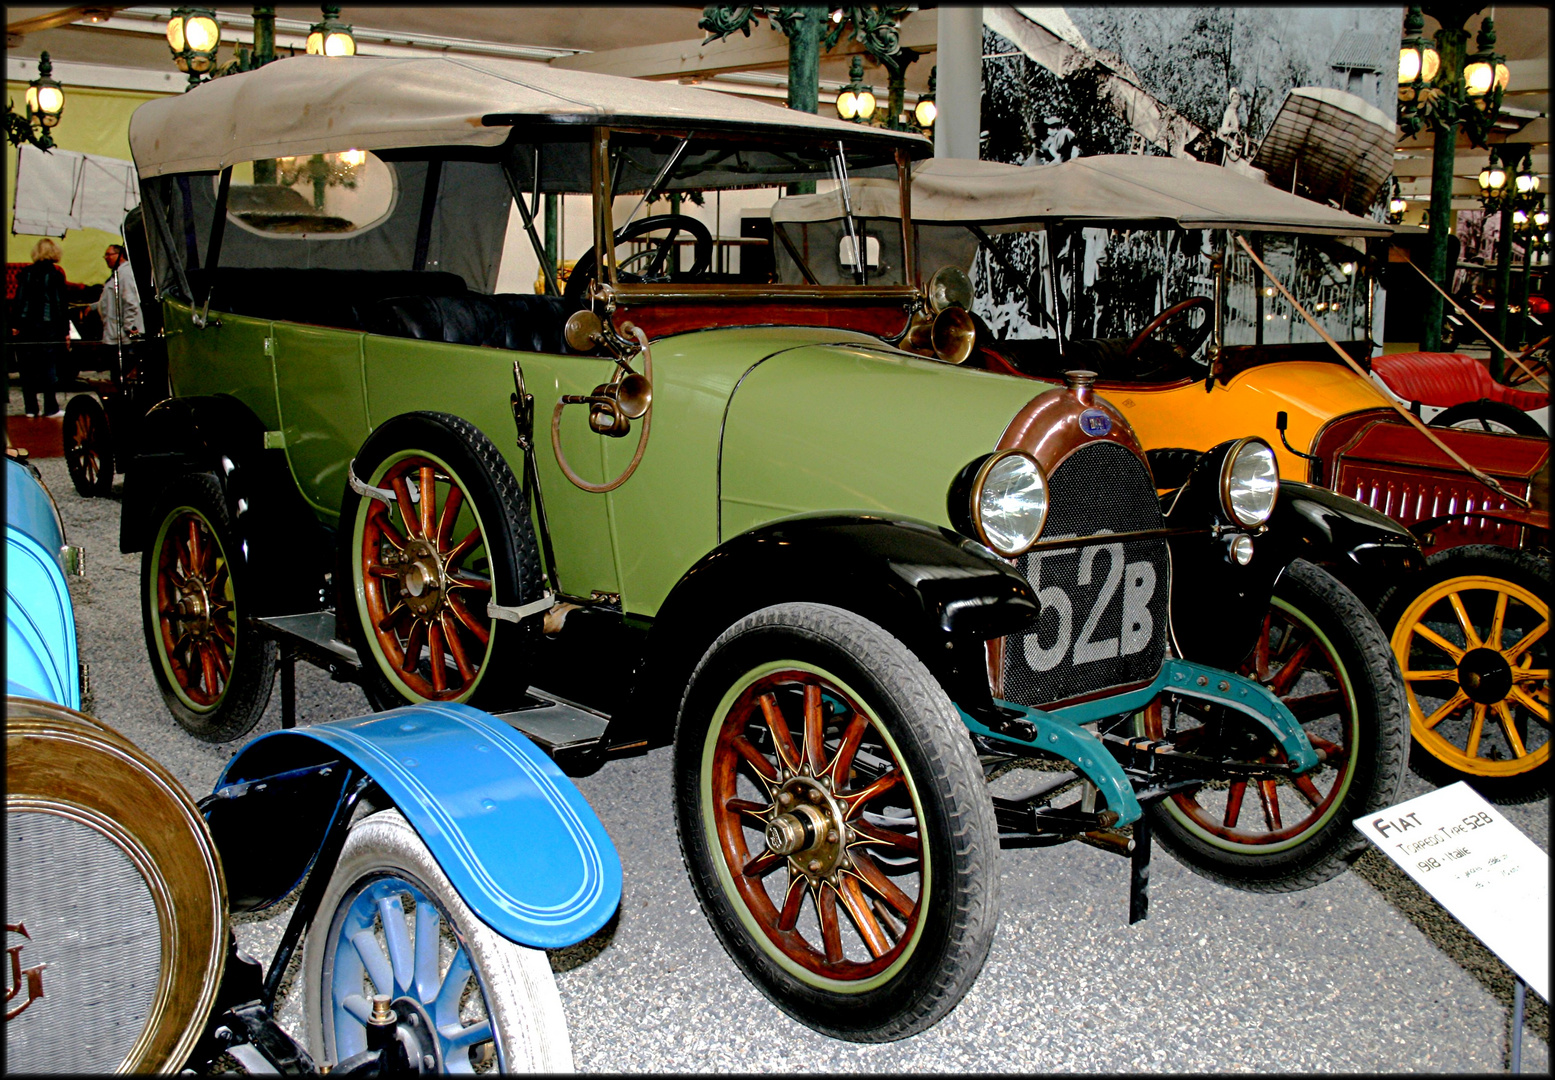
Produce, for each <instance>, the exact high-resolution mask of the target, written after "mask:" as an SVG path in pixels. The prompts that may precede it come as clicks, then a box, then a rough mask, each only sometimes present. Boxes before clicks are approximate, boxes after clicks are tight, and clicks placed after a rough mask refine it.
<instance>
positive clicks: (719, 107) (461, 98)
mask: <svg viewBox="0 0 1555 1080" xmlns="http://www.w3.org/2000/svg"><path fill="white" fill-rule="evenodd" d="M487 118H491V122H488V120H487ZM515 120H532V121H547V120H549V121H555V122H562V123H567V122H573V123H577V122H583V123H590V122H604V123H617V124H643V125H645V126H654V127H662V126H673V125H676V124H695V125H696V126H697V127H701V128H706V127H709V126H712V127H724V128H730V127H732V128H758V129H759V128H770V129H773V130H774V131H776V130H782V129H788V130H790V131H794V130H797V131H801V132H809V133H812V134H813V135H814V136H816V137H821V138H824V137H831V138H839V137H842V138H848V139H851V140H857V139H859V138H861V137H863V138H871V139H875V140H881V139H885V140H891V141H895V142H899V143H900V144H901V145H903V146H906V147H909V148H910V152H913V153H915V154H922V153H924V152H926V151H927V149H928V141H927V140H926V139H924V138H923V137H922V136H918V135H909V134H907V133H905V132H888V131H883V130H880V129H874V130H870V129H863V130H861V129H860V126H859V125H857V124H850V123H847V122H845V121H843V120H839V119H836V118H831V117H824V116H814V115H811V114H809V113H803V112H797V111H794V110H791V109H786V108H783V107H781V106H776V105H769V104H767V103H765V102H761V101H751V100H747V99H744V98H737V97H732V96H730V95H728V94H720V93H716V92H714V91H711V90H699V89H696V88H695V87H689V86H681V85H679V84H678V83H663V82H649V81H646V80H643V79H623V78H619V77H617V76H614V75H600V74H596V73H594V72H586V71H568V70H565V69H562V68H553V67H549V66H547V65H545V64H538V63H530V62H527V61H522V60H498V59H490V60H464V59H458V60H456V59H451V58H446V57H435V58H414V59H403V60H402V59H394V58H387V57H365V56H338V57H325V56H295V57H291V58H289V59H286V60H278V61H276V62H275V63H272V64H267V65H265V66H264V67H262V68H260V69H259V70H257V71H251V72H247V73H245V74H242V75H229V76H226V77H224V78H220V79H213V80H212V81H210V82H208V83H206V84H204V85H202V86H199V87H197V88H196V89H194V90H191V91H190V92H189V93H187V94H181V95H178V96H175V97H167V98H160V99H158V100H155V101H149V102H147V103H146V104H145V105H142V106H141V107H140V108H139V109H137V110H136V111H135V115H134V116H133V117H132V118H131V119H130V148H131V151H132V153H133V154H134V156H135V164H136V167H137V168H138V169H139V171H140V175H141V177H142V178H150V177H154V176H161V175H163V174H166V173H182V172H213V171H217V170H220V169H223V168H226V167H227V166H228V165H233V164H236V163H238V162H242V161H253V160H258V159H262V158H274V157H282V156H299V155H306V154H317V153H328V152H332V151H340V150H379V149H383V148H386V147H408V146H497V145H499V144H501V143H502V141H503V140H504V139H506V138H507V135H508V130H509V127H510V125H511V124H512V123H513V122H514V121H515Z"/></svg>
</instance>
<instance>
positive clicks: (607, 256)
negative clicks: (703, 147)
mask: <svg viewBox="0 0 1555 1080" xmlns="http://www.w3.org/2000/svg"><path fill="white" fill-rule="evenodd" d="M612 134H621V135H627V136H636V135H665V134H671V135H677V136H680V137H682V138H687V139H697V140H725V139H727V140H729V141H737V140H738V141H748V140H750V139H751V138H752V137H753V134H752V133H751V132H748V131H733V132H723V131H717V132H714V131H705V130H697V129H685V130H681V131H674V132H669V131H667V130H666V129H665V128H662V127H636V126H632V127H625V126H620V125H615V126H611V127H603V126H601V127H596V128H595V129H594V133H593V145H592V148H591V151H592V152H591V154H590V161H591V174H592V180H593V188H594V250H595V252H596V253H597V254H596V258H597V259H599V263H600V265H601V267H602V280H603V281H604V282H605V283H606V284H607V285H608V286H609V287H610V289H611V290H612V291H613V292H614V293H615V296H616V298H617V300H618V301H619V302H621V303H625V304H641V303H645V302H655V303H663V302H677V301H679V302H693V303H694V302H706V301H709V300H729V301H761V300H797V301H805V300H910V299H911V298H912V297H915V296H917V295H918V288H917V286H916V284H915V281H916V277H917V258H916V253H915V250H914V247H913V244H914V241H915V238H914V235H913V229H912V217H911V173H910V170H909V165H910V164H911V155H910V153H909V151H908V148H906V147H897V148H895V151H894V157H895V161H896V174H897V188H898V192H899V204H900V209H901V217H900V228H901V229H902V245H903V252H904V253H905V258H904V282H903V284H901V285H879V284H868V285H855V284H846V285H816V284H800V285H795V284H785V283H781V282H770V283H766V284H738V283H734V284H731V283H726V282H707V283H696V282H673V283H672V282H622V281H621V280H620V278H619V275H618V268H617V265H616V263H617V260H616V252H615V245H614V244H613V243H611V240H610V238H611V237H613V236H614V235H615V221H614V215H613V204H614V193H613V190H612V176H611V160H610V140H611V136H612ZM755 137H758V138H765V139H769V140H771V141H775V142H776V141H785V140H784V138H783V134H782V133H772V132H762V133H760V134H759V135H757V136H755ZM775 232H776V230H774V233H775Z"/></svg>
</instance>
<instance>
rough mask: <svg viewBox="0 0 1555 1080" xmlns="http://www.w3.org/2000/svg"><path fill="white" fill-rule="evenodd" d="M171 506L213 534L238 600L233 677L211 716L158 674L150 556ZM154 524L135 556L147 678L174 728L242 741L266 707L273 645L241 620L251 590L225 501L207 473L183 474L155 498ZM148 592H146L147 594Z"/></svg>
mask: <svg viewBox="0 0 1555 1080" xmlns="http://www.w3.org/2000/svg"><path fill="white" fill-rule="evenodd" d="M175 506H189V507H192V508H193V509H195V510H198V511H199V512H200V514H201V515H202V516H203V517H204V518H205V520H206V521H207V522H208V523H209V524H210V526H211V528H212V529H213V530H215V532H216V537H217V540H218V541H219V542H220V544H221V550H222V553H223V554H224V555H226V557H227V566H228V568H229V569H228V573H229V574H230V575H231V577H232V594H233V598H234V599H235V600H236V602H237V611H238V620H237V623H238V626H237V647H236V649H235V650H234V654H233V665H232V678H231V679H229V680H228V682H227V690H226V692H225V693H224V694H223V695H222V699H221V701H220V702H219V703H218V704H217V706H216V708H215V709H213V710H211V711H210V712H195V711H193V710H191V709H190V708H189V707H188V706H187V705H185V704H184V703H183V701H181V700H180V699H179V697H178V695H177V694H176V693H175V692H174V691H173V689H172V688H171V687H170V686H169V685H168V682H167V676H166V674H165V672H163V670H162V661H161V659H160V655H161V646H160V644H159V642H158V641H157V639H156V635H157V634H158V632H159V631H158V628H157V627H156V626H155V625H154V624H153V623H152V622H151V617H150V614H149V612H150V609H151V600H152V598H153V597H154V596H155V585H154V584H153V582H154V580H155V575H156V566H155V565H154V564H153V562H152V560H153V559H154V558H155V553H156V548H157V536H158V533H159V531H160V530H161V528H162V526H163V524H164V523H165V522H166V520H167V515H168V514H169V513H171V512H172V509H173V508H174V507H175ZM148 520H149V521H151V522H152V523H153V525H152V528H153V530H154V531H153V533H152V535H151V538H150V540H149V542H148V543H147V544H146V546H145V548H144V549H143V550H142V551H141V553H140V622H141V629H142V630H143V631H144V634H145V639H146V651H147V655H148V657H149V658H150V660H151V674H152V678H153V679H155V680H156V684H157V689H158V690H160V691H161V692H162V700H163V701H165V702H166V703H167V707H168V711H169V712H171V713H172V714H173V719H175V720H177V721H178V723H179V726H180V727H182V728H183V729H184V730H185V731H187V732H189V734H191V735H193V736H194V737H195V738H197V739H201V740H203V741H204V742H212V743H223V742H231V741H232V740H234V739H238V738H241V737H242V736H244V735H246V734H248V733H249V732H250V731H252V730H253V729H254V725H255V724H257V723H259V721H260V718H261V717H263V716H264V713H265V708H266V706H268V705H269V703H270V692H271V690H272V689H273V688H274V686H275V670H276V666H277V658H276V645H275V642H273V641H271V640H269V639H268V638H266V637H264V636H263V635H262V634H261V633H260V632H259V630H258V628H257V627H256V626H255V625H254V624H253V622H252V621H251V620H249V619H247V618H245V617H244V614H243V612H244V608H245V603H244V600H243V594H244V592H245V591H246V590H247V589H248V588H249V587H250V582H249V580H248V565H247V564H246V563H244V562H243V561H242V559H241V557H240V558H234V557H233V553H234V552H240V551H241V548H240V547H239V545H238V543H237V540H236V537H235V536H234V534H233V529H232V519H231V518H230V517H228V515H227V500H226V497H225V495H224V494H223V493H222V489H221V484H220V483H218V482H217V480H216V478H215V477H214V476H212V475H211V474H210V473H185V474H183V475H182V476H179V477H177V478H176V479H174V480H173V481H172V482H171V483H169V484H168V485H167V487H165V488H163V490H162V494H161V496H160V497H159V498H158V499H157V503H156V510H155V512H154V513H153V514H152V515H151V516H150V517H149V519H148ZM148 590H150V591H149V592H148Z"/></svg>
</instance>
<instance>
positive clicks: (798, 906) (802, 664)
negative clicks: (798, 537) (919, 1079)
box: [675, 603, 998, 1042]
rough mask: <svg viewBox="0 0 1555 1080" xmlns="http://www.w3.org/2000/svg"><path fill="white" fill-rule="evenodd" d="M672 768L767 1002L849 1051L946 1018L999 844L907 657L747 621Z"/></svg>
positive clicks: (790, 607)
mask: <svg viewBox="0 0 1555 1080" xmlns="http://www.w3.org/2000/svg"><path fill="white" fill-rule="evenodd" d="M675 771H676V785H675V791H676V813H677V819H678V824H679V832H680V841H681V850H682V852H683V854H684V855H685V859H686V866H687V868H688V869H689V870H690V872H691V878H692V883H693V885H694V886H695V888H696V890H697V897H698V899H699V900H700V902H701V904H702V909H703V911H704V912H705V913H706V914H707V916H708V920H709V922H710V923H711V924H712V926H713V929H714V931H715V932H716V933H717V934H718V937H719V940H720V941H721V942H722V943H723V946H724V948H725V949H726V950H727V951H728V952H729V955H730V956H731V957H732V958H733V959H734V961H735V962H736V963H737V964H738V965H739V966H740V967H741V969H742V970H744V972H745V974H746V975H747V976H748V977H749V978H750V979H751V981H752V982H753V983H755V985H756V986H757V988H758V989H760V990H761V992H762V993H764V994H766V995H767V997H768V998H770V999H771V1000H772V1001H773V1003H774V1004H776V1005H777V1006H778V1007H779V1008H781V1009H783V1010H784V1011H786V1012H788V1013H789V1014H790V1015H791V1016H793V1017H795V1018H796V1019H798V1020H800V1021H802V1022H803V1023H806V1024H808V1025H810V1026H811V1027H813V1028H815V1029H816V1030H818V1031H821V1032H824V1033H826V1034H828V1035H832V1036H834V1037H836V1038H842V1039H850V1040H854V1041H859V1042H881V1041H885V1040H889V1039H900V1038H904V1037H906V1036H908V1035H912V1034H914V1033H915V1032H918V1031H922V1030H923V1029H924V1028H927V1027H929V1026H930V1025H931V1024H933V1023H935V1022H936V1021H937V1020H939V1018H940V1017H942V1016H944V1015H945V1014H946V1013H948V1012H949V1011H950V1010H951V1009H952V1008H954V1007H955V1005H956V1003H957V1002H958V1001H959V1000H960V999H961V997H962V995H964V994H965V993H966V991H967V989H968V988H969V987H970V986H971V984H972V981H973V980H974V979H975V978H976V977H977V973H978V971H979V970H980V969H981V967H982V963H983V959H984V957H986V956H987V953H988V946H989V943H990V941H991V940H992V935H993V930H994V926H995V923H996V920H997V917H998V913H997V904H996V903H995V901H994V897H993V889H994V881H995V880H996V877H997V867H996V865H995V858H996V854H995V853H996V851H997V849H998V836H997V829H996V826H995V823H994V818H993V804H992V802H991V801H990V800H989V798H988V795H987V793H986V789H985V787H984V784H983V780H982V770H981V769H980V768H979V766H978V764H977V758H976V755H975V753H974V751H973V749H972V743H971V740H970V739H969V738H968V737H967V733H966V728H965V726H964V725H963V724H962V723H961V721H960V718H959V716H958V714H957V713H956V710H955V706H954V705H952V704H951V703H950V699H949V698H948V697H947V696H946V695H945V692H944V689H943V688H942V687H941V686H940V685H939V684H938V682H936V681H935V680H934V677H933V676H932V675H931V674H930V673H929V671H928V670H927V669H926V668H925V667H924V666H923V664H922V663H921V661H919V660H918V659H917V657H915V656H914V655H913V654H912V653H911V652H910V651H909V650H908V649H907V647H906V646H905V645H903V644H902V643H901V642H900V641H899V640H897V639H896V638H895V637H893V636H891V635H890V634H888V633H887V632H886V631H885V630H883V629H882V628H881V627H879V626H877V625H875V624H874V623H871V622H868V621H867V620H865V619H863V618H860V617H859V616H856V615H853V614H851V613H848V612H845V611H842V610H840V609H837V608H831V607H826V606H823V605H819V604H798V603H796V604H781V605H777V606H774V607H770V608H765V609H763V610H761V611H758V612H755V613H753V614H751V615H748V616H746V617H745V618H744V619H742V620H740V621H739V622H737V623H736V624H735V625H734V626H732V627H730V628H729V629H728V630H726V631H725V632H724V633H723V634H722V635H720V637H719V638H718V640H717V641H715V642H714V643H713V644H712V646H711V648H709V649H708V651H707V653H706V654H705V655H704V656H703V658H702V661H701V663H699V664H698V665H697V669H696V671H695V672H694V673H693V674H692V677H691V684H690V686H689V688H688V690H687V692H686V698H685V701H684V702H683V704H682V707H681V712H680V720H679V725H678V727H677V729H676V737H675Z"/></svg>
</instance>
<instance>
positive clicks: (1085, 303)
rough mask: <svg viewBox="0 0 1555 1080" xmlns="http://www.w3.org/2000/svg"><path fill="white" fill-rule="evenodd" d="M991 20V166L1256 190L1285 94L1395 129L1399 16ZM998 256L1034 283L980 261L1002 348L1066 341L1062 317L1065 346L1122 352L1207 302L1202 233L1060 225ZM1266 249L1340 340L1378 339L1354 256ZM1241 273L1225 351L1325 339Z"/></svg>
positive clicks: (1122, 13)
mask: <svg viewBox="0 0 1555 1080" xmlns="http://www.w3.org/2000/svg"><path fill="white" fill-rule="evenodd" d="M983 13H984V14H983V19H984V27H983V100H982V125H981V126H982V133H981V146H980V156H981V157H982V158H983V159H984V160H989V161H1001V162H1007V163H1010V164H1016V165H1022V166H1027V167H1032V168H1041V167H1046V166H1052V165H1057V164H1061V163H1062V162H1064V161H1068V160H1071V159H1073V158H1075V157H1082V156H1092V155H1097V154H1153V155H1175V156H1189V157H1193V158H1196V159H1198V160H1200V161H1203V162H1206V163H1210V164H1215V165H1222V166H1224V167H1226V168H1230V169H1233V170H1236V171H1238V172H1242V173H1244V174H1248V175H1256V176H1258V177H1259V178H1260V179H1262V178H1263V174H1262V173H1261V172H1257V171H1256V170H1254V169H1253V167H1252V164H1251V163H1252V160H1253V158H1254V156H1255V154H1256V151H1257V148H1258V146H1259V144H1260V141H1261V140H1262V139H1263V138H1264V136H1265V135H1266V134H1267V133H1268V131H1269V128H1270V125H1271V124H1272V123H1273V121H1274V118H1275V116H1276V115H1277V114H1278V112H1279V111H1280V108H1281V106H1282V104H1283V103H1284V102H1285V100H1286V95H1287V94H1288V93H1289V91H1291V90H1292V89H1294V88H1296V87H1319V88H1326V89H1329V90H1338V91H1344V92H1346V93H1349V94H1353V95H1355V96H1356V98H1358V99H1360V100H1359V102H1356V103H1355V107H1356V108H1358V109H1362V110H1364V111H1365V112H1366V113H1367V114H1368V115H1372V114H1374V113H1376V112H1378V111H1380V113H1381V114H1385V115H1387V116H1388V117H1391V113H1392V109H1393V107H1394V101H1393V99H1394V86H1393V83H1394V80H1393V79H1392V78H1391V77H1390V76H1391V75H1392V69H1393V67H1394V66H1395V65H1396V63H1397V50H1398V37H1399V27H1400V25H1401V23H1402V18H1403V14H1402V9H1400V8H1339V7H1333V8H1329V7H1318V8H1286V7H1242V8H1231V7H1171V6H1163V7H1072V8H996V7H986V8H984V9H983ZM1362 103H1364V104H1362ZM1389 127H1390V128H1391V120H1389ZM1388 149H1389V150H1391V146H1389V148H1388ZM1390 156H1391V155H1390ZM1388 164H1389V167H1391V161H1389V163H1388ZM1367 201H1368V202H1369V196H1368V197H1367ZM1383 201H1385V200H1383ZM1350 209H1352V210H1354V209H1355V207H1354V206H1351V207H1350ZM1376 211H1377V212H1378V213H1380V211H1381V207H1380V206H1378V207H1376ZM1369 216H1370V215H1369ZM1379 220H1380V218H1379ZM992 242H993V243H994V244H996V245H998V247H999V249H1000V251H1001V252H1002V253H1003V254H1004V255H1005V256H1006V259H1007V262H1008V263H1009V266H1010V268H1011V269H1013V270H1014V271H1015V272H1016V273H1018V274H1020V275H1021V276H1022V277H1023V278H1025V286H1024V287H1022V284H1021V283H1019V282H1015V281H1011V280H1009V279H1008V274H1007V272H1006V270H1005V268H1004V267H1002V266H1001V265H1000V263H999V260H997V259H990V258H989V257H988V255H987V253H979V255H978V257H977V260H976V263H975V264H974V267H973V271H972V276H973V280H974V284H975V286H976V296H977V299H976V302H975V310H976V312H977V314H979V315H980V316H982V317H983V318H984V319H985V320H986V321H987V322H988V324H989V326H990V328H991V329H993V331H994V333H995V335H996V336H997V337H1000V338H1041V337H1054V336H1058V334H1057V326H1055V325H1054V322H1055V321H1056V323H1057V324H1059V325H1061V326H1062V327H1063V334H1062V335H1061V336H1062V337H1063V338H1064V339H1065V340H1073V339H1075V338H1120V337H1121V338H1129V337H1132V336H1133V335H1134V334H1135V333H1137V332H1138V331H1139V330H1140V329H1141V328H1142V327H1144V326H1145V325H1146V324H1147V323H1148V322H1149V321H1150V319H1151V318H1152V317H1153V316H1154V315H1155V314H1156V313H1158V312H1160V311H1163V310H1164V309H1166V308H1167V307H1169V306H1171V305H1172V304H1175V303H1178V302H1180V301H1182V300H1185V299H1187V298H1189V297H1192V296H1204V295H1209V294H1210V293H1211V292H1212V287H1211V284H1210V268H1209V255H1210V251H1211V243H1212V238H1211V237H1210V235H1209V234H1208V233H1183V232H1180V231H1179V232H1151V231H1142V230H1141V231H1132V230H1121V229H1118V230H1109V229H1095V228H1087V229H1073V230H1062V229H1060V230H1053V231H1051V232H1042V231H1038V232H1024V233H1004V234H998V235H995V236H994V237H993V241H992ZM1050 242H1051V243H1052V244H1053V246H1054V250H1053V252H1052V254H1051V257H1050V256H1049V253H1048V250H1047V249H1048V244H1049V243H1050ZM1269 243H1270V245H1271V249H1270V250H1269V251H1268V255H1269V256H1272V257H1274V258H1276V259H1278V260H1279V261H1280V262H1282V263H1284V264H1285V265H1287V266H1289V267H1290V269H1291V270H1292V272H1294V273H1298V274H1300V275H1302V276H1303V277H1305V278H1306V279H1307V280H1308V281H1309V282H1310V281H1317V282H1319V283H1320V286H1321V287H1320V291H1321V292H1322V297H1323V298H1322V300H1321V303H1322V304H1323V307H1322V309H1321V311H1322V314H1321V316H1320V319H1321V321H1323V322H1324V323H1325V324H1326V328H1327V329H1329V330H1330V331H1331V332H1333V333H1335V336H1336V337H1339V338H1340V340H1360V339H1364V338H1366V337H1368V336H1369V334H1368V332H1367V327H1366V325H1365V313H1366V305H1365V303H1364V292H1365V289H1364V287H1363V286H1362V287H1358V282H1357V280H1356V274H1355V268H1354V266H1353V265H1352V264H1353V263H1355V262H1356V261H1357V260H1356V259H1355V258H1354V257H1353V256H1352V255H1348V254H1346V252H1345V251H1344V250H1342V249H1338V248H1335V246H1334V245H1332V244H1331V243H1324V244H1317V243H1314V242H1310V241H1295V242H1285V241H1277V240H1274V239H1273V238H1271V239H1270V241H1269ZM1237 255H1240V252H1237ZM1245 262H1246V260H1245V256H1244V257H1242V258H1240V259H1238V258H1235V257H1233V258H1232V259H1231V263H1230V265H1231V269H1232V272H1233V284H1232V288H1231V289H1230V292H1229V295H1228V302H1229V303H1228V311H1227V322H1226V327H1225V330H1226V342H1227V343H1228V344H1237V343H1252V342H1254V341H1255V340H1256V341H1271V342H1272V341H1304V340H1309V339H1312V340H1315V337H1316V335H1314V334H1312V332H1311V330H1310V328H1308V327H1307V326H1306V325H1305V324H1303V323H1302V322H1301V320H1300V318H1299V316H1295V315H1293V313H1291V312H1289V311H1288V310H1286V309H1285V307H1284V304H1283V301H1282V300H1281V299H1280V298H1279V297H1278V296H1277V295H1276V296H1274V297H1272V298H1270V297H1268V296H1267V295H1265V290H1264V289H1262V288H1257V287H1255V283H1254V281H1253V274H1252V271H1251V267H1250V266H1243V265H1239V263H1245ZM1347 267H1349V269H1348V270H1347V269H1346V268H1347ZM1271 269H1274V266H1273V264H1272V263H1271ZM1277 272H1278V271H1277ZM1244 273H1245V279H1246V280H1245V281H1243V282H1241V283H1240V286H1241V287H1238V283H1237V280H1236V279H1238V278H1241V277H1243V275H1244ZM1329 279H1332V280H1331V281H1330V280H1329ZM1028 289H1029V294H1028V291H1027V290H1028ZM1028 295H1029V296H1031V297H1033V298H1035V300H1036V301H1037V303H1038V304H1040V306H1041V308H1042V309H1044V310H1043V311H1033V310H1032V306H1031V304H1030V303H1029V301H1028ZM1298 295H1300V293H1299V292H1298ZM1336 300H1337V303H1336ZM1312 306H1313V307H1314V310H1316V306H1315V304H1313V305H1312ZM1049 315H1051V316H1052V317H1051V318H1049Z"/></svg>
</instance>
